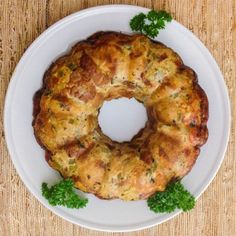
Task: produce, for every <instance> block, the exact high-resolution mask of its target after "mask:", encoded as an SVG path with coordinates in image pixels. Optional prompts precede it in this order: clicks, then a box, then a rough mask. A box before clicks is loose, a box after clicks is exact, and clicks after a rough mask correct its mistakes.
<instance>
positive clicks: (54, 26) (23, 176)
mask: <svg viewBox="0 0 236 236" xmlns="http://www.w3.org/2000/svg"><path fill="white" fill-rule="evenodd" d="M118 8H120V9H121V10H122V8H133V9H136V10H137V9H138V10H140V12H141V11H148V10H151V9H149V8H144V7H140V6H134V5H127V4H110V5H100V6H95V7H91V8H86V9H83V10H79V11H77V12H74V13H72V14H70V15H68V16H66V17H64V18H62V19H60V20H59V21H57V22H55V23H54V24H52V25H51V26H50V27H49V28H47V29H46V30H44V31H43V32H42V33H41V34H40V35H39V36H38V37H37V38H36V39H35V40H34V41H33V42H32V43H31V44H30V46H29V47H28V48H27V50H26V51H25V52H24V53H23V55H22V56H21V58H20V60H19V61H18V63H17V65H16V67H15V69H14V72H13V74H12V75H11V79H10V81H9V84H8V88H7V92H6V95H5V101H4V111H3V128H4V133H5V141H6V146H7V150H8V153H9V156H10V158H11V160H12V162H13V164H14V168H15V169H16V171H17V174H18V175H19V176H20V179H21V181H22V182H23V183H24V185H25V186H26V188H27V189H28V191H29V192H30V193H32V195H33V196H34V197H35V198H36V199H37V200H38V201H39V202H40V203H41V204H42V205H44V206H45V207H46V208H47V209H49V210H50V211H52V212H53V213H54V214H56V215H57V216H59V217H61V218H63V219H65V220H67V221H69V222H71V223H73V224H76V225H79V226H82V227H85V228H88V229H92V230H97V231H106V232H131V231H137V230H142V229H146V228H149V227H153V226H155V225H158V224H161V223H164V222H166V221H168V220H170V219H172V218H173V217H175V216H176V215H178V214H179V213H180V212H182V211H180V210H178V211H176V212H174V213H172V214H170V215H169V216H167V217H166V218H165V219H164V220H162V221H160V222H156V221H155V220H152V221H148V222H144V223H143V224H142V225H141V226H138V225H135V226H134V227H132V225H131V226H128V227H127V226H125V227H120V226H119V227H118V226H106V227H104V226H105V224H103V225H102V224H97V223H89V222H87V221H85V220H79V221H80V222H78V221H75V220H74V217H71V216H70V215H69V214H68V213H65V212H61V211H60V210H59V209H58V208H56V207H52V206H50V205H49V204H47V203H46V202H45V201H43V199H42V196H39V195H38V192H37V191H36V189H34V186H33V185H32V184H31V182H30V180H29V179H28V177H27V175H26V173H24V171H23V169H22V167H21V166H20V164H19V163H18V160H17V158H16V156H17V154H16V153H15V150H13V149H14V142H13V140H12V135H11V134H12V133H9V131H8V130H10V122H9V121H8V117H10V114H8V113H9V109H8V107H9V104H11V101H12V98H13V96H12V95H13V91H14V88H15V86H16V81H17V73H18V72H19V71H20V70H22V65H23V64H24V63H25V61H27V57H28V55H30V53H31V51H32V50H33V49H34V48H35V47H37V45H38V42H40V41H41V40H42V39H43V38H44V40H46V38H47V36H48V35H49V34H50V33H53V31H54V30H57V29H58V27H60V26H64V24H66V23H67V22H70V21H71V20H72V19H73V18H74V17H78V16H82V15H83V14H85V15H86V14H87V13H90V14H91V12H96V11H101V10H111V11H112V10H114V9H118ZM173 22H174V23H175V24H176V25H177V26H178V28H179V29H180V30H181V31H185V32H187V33H188V34H185V35H186V36H188V37H189V38H191V40H192V41H194V43H195V45H196V46H198V48H199V49H200V50H201V51H202V53H203V54H204V56H205V58H206V59H207V61H208V63H209V64H211V66H212V67H213V68H214V73H216V74H217V77H219V78H218V83H220V87H221V89H220V92H221V93H222V94H223V96H224V99H225V100H223V104H224V105H225V106H224V110H225V112H226V115H225V116H224V118H225V119H227V122H226V126H227V127H226V128H225V130H226V131H225V136H226V137H227V138H226V139H224V142H223V143H222V144H223V145H222V146H223V147H224V148H221V150H220V152H219V153H218V157H220V158H217V162H215V164H214V166H213V167H212V169H211V172H210V174H209V175H208V176H207V178H206V180H205V181H204V183H207V184H205V185H201V186H200V187H198V190H197V191H196V193H195V197H196V199H197V198H199V197H200V195H201V194H202V193H203V192H204V191H205V190H206V189H207V187H208V186H209V185H210V183H211V182H212V181H213V179H214V177H215V176H216V174H217V173H218V171H219V168H220V166H221V164H222V162H223V160H224V157H225V154H226V150H227V146H228V142H229V138H230V128H231V106H230V99H229V94H228V88H227V86H226V83H225V80H224V77H223V74H222V72H221V70H220V68H219V66H218V64H217V63H216V61H215V59H214V57H213V56H212V55H211V53H210V51H209V50H208V48H207V47H206V46H205V45H204V44H203V43H202V41H201V40H200V39H199V38H198V37H197V36H195V35H194V34H193V33H192V32H191V31H190V30H189V29H188V28H186V27H185V26H183V25H182V24H180V23H178V22H177V21H175V20H173ZM215 79H217V78H215ZM153 221H155V222H153ZM83 222H86V223H85V224H83ZM96 225H97V226H98V227H96ZM100 226H102V227H100ZM113 227H116V228H113Z"/></svg>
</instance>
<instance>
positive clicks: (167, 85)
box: [33, 32, 208, 200]
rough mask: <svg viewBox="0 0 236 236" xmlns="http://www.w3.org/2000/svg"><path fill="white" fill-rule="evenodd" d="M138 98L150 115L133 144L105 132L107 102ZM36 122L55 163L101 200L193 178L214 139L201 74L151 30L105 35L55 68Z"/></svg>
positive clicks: (143, 194) (137, 195)
mask: <svg viewBox="0 0 236 236" xmlns="http://www.w3.org/2000/svg"><path fill="white" fill-rule="evenodd" d="M119 97H128V98H131V97H134V98H136V99H137V100H138V101H140V102H142V103H143V104H144V106H145V107H146V109H147V112H148V118H149V119H148V122H147V124H146V127H145V128H144V129H143V130H142V131H140V132H139V134H138V135H136V136H135V137H134V138H133V139H132V140H131V141H130V142H125V143H117V142H113V141H112V140H110V139H109V138H108V137H106V136H105V135H104V134H102V132H101V130H100V128H99V125H98V121H97V116H98V114H99V108H100V107H101V106H102V104H103V102H104V100H111V99H115V98H119ZM36 98H38V99H35V111H34V117H35V119H34V122H33V127H34V131H35V136H36V138H37V140H38V141H39V143H40V144H41V145H42V146H43V147H44V148H45V150H46V151H47V153H48V154H49V155H48V162H49V164H50V166H51V167H52V168H54V169H56V170H58V171H59V172H60V173H61V174H62V176H63V177H65V178H68V177H69V178H72V179H73V180H74V183H75V187H77V188H79V189H81V190H82V191H85V192H89V193H93V194H95V195H97V196H98V197H100V198H106V199H112V198H120V199H124V200H137V199H146V198H147V197H149V196H150V195H151V194H153V193H154V192H156V191H163V190H164V189H165V187H166V185H167V183H168V182H169V181H171V180H172V179H179V178H182V177H183V176H185V175H186V174H187V173H188V172H189V171H190V170H191V168H192V166H193V165H194V163H195V161H196V159H197V157H198V155H199V152H200V149H199V148H200V146H201V145H203V144H204V143H205V142H206V140H207V137H208V130H207V127H206V123H207V120H208V100H207V96H206V94H205V92H204V91H203V90H202V88H201V87H200V86H199V85H198V82H197V76H196V74H195V73H194V71H193V70H192V69H191V68H189V67H186V66H185V65H184V64H183V62H182V60H181V58H180V57H179V56H178V55H177V54H176V53H175V52H174V51H173V50H172V49H170V48H168V47H166V46H165V45H163V44H161V43H159V42H153V41H151V40H150V39H149V38H148V37H146V36H144V35H125V34H121V33H116V32H99V33H96V34H94V35H92V36H91V37H89V38H88V39H87V40H85V41H81V42H79V43H77V44H76V45H75V46H74V47H73V48H72V50H71V51H70V53H69V54H68V55H66V56H64V57H61V58H60V59H58V60H57V61H56V62H55V63H53V64H52V65H51V67H50V68H49V70H48V71H47V72H46V74H45V77H44V83H43V88H42V89H41V90H40V91H39V92H38V93H37V95H36Z"/></svg>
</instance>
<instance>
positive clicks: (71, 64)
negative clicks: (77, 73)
mask: <svg viewBox="0 0 236 236" xmlns="http://www.w3.org/2000/svg"><path fill="white" fill-rule="evenodd" d="M67 67H68V68H69V69H70V70H72V71H74V70H75V69H76V68H77V65H76V64H74V63H70V64H68V65H67Z"/></svg>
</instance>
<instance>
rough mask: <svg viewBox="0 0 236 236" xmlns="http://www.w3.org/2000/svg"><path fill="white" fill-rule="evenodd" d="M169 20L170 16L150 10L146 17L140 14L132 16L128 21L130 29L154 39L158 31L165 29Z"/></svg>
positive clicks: (163, 12) (164, 12)
mask: <svg viewBox="0 0 236 236" xmlns="http://www.w3.org/2000/svg"><path fill="white" fill-rule="evenodd" d="M171 20H172V17H171V15H170V14H169V13H167V12H166V11H155V10H151V11H149V12H148V13H147V14H146V15H145V14H144V13H140V14H138V15H136V16H134V17H133V18H132V19H131V21H130V27H131V29H132V30H133V31H135V32H139V33H142V34H145V35H147V36H149V37H151V38H155V37H156V36H157V35H158V34H159V31H160V29H164V28H165V24H166V22H170V21H171Z"/></svg>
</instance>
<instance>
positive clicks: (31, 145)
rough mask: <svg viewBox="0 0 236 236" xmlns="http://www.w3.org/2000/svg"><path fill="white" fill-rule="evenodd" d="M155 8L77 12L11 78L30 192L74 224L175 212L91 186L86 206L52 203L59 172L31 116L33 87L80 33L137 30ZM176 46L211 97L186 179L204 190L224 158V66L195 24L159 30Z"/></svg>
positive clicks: (7, 120) (141, 220)
mask: <svg viewBox="0 0 236 236" xmlns="http://www.w3.org/2000/svg"><path fill="white" fill-rule="evenodd" d="M148 11H149V9H145V8H141V7H136V6H128V5H110V6H100V7H95V8H90V9H86V10H83V11H80V12H77V13H75V14H72V15H70V16H68V17H66V18H64V19H62V20H60V21H59V22H57V23H56V24H54V25H53V26H51V27H50V28H49V29H47V30H46V31H45V32H44V33H43V34H41V35H40V36H39V37H38V38H37V39H36V40H35V41H34V43H33V44H32V45H31V46H30V47H29V48H28V49H27V51H26V52H25V54H24V55H23V57H22V58H21V60H20V62H19V64H18V65H17V67H16V69H15V72H14V74H13V76H12V78H11V82H10V85H9V88H8V92H7V96H6V102H5V113H4V128H5V135H6V141H7V146H8V149H9V153H10V156H11V159H12V161H13V163H14V165H15V168H16V170H17V172H18V173H19V175H20V177H21V179H22V180H23V182H24V183H25V185H26V186H27V188H28V189H29V190H30V192H31V193H32V194H33V195H34V196H35V197H36V198H37V199H38V200H39V201H40V202H41V203H42V204H43V205H45V206H46V207H47V208H49V209H50V210H51V211H53V212H54V213H56V214H57V215H59V216H61V217H63V218H64V219H66V220H69V221H71V222H73V223H75V224H78V225H81V226H84V227H87V228H90V229H96V230H103V231H133V230H138V229H144V228H147V227H150V226H153V225H156V224H159V223H161V222H164V221H166V220H168V219H170V218H172V217H174V216H175V215H177V214H178V213H179V212H180V211H176V212H174V213H172V214H154V213H153V212H151V211H150V210H149V209H148V207H147V204H146V201H134V202H123V201H120V200H110V201H106V200H100V199H98V198H96V197H94V196H93V195H91V194H87V197H88V198H89V204H88V206H87V207H86V208H84V209H79V210H69V209H67V208H63V207H51V206H50V205H49V204H48V203H47V201H46V200H45V199H44V198H43V197H42V196H41V190H40V187H41V183H42V182H44V181H45V182H49V183H55V182H57V181H58V179H60V178H59V175H58V173H56V172H55V171H53V170H52V169H51V168H50V167H49V166H48V164H47V162H46V161H45V159H44V151H43V150H42V149H41V148H40V146H39V145H38V143H37V142H36V140H35V137H34V134H33V129H32V126H31V123H32V108H33V100H32V98H33V95H34V93H35V92H36V91H37V90H38V89H39V88H40V87H41V85H42V77H43V74H44V72H45V70H46V69H47V68H48V66H49V65H50V64H51V62H52V61H53V60H55V59H56V58H57V57H59V56H60V55H62V54H64V53H65V52H66V51H67V50H69V49H70V47H71V46H72V45H73V44H74V43H75V42H77V41H79V40H82V39H86V38H87V37H88V36H89V35H91V34H93V33H94V32H97V31H100V30H113V31H122V32H131V31H130V28H129V21H130V19H131V18H132V17H133V16H134V15H136V14H137V13H140V12H148ZM157 40H158V41H161V42H163V43H164V44H166V45H167V46H169V47H171V48H172V49H174V50H175V51H176V52H177V53H178V54H179V55H180V56H181V57H182V59H183V61H184V63H185V64H186V65H188V66H190V67H192V68H193V69H194V70H195V71H196V73H197V74H198V78H199V83H200V85H201V86H202V88H203V89H204V90H205V91H206V94H207V96H208V99H209V109H210V116H209V122H208V128H209V139H208V141H207V143H206V144H205V145H204V146H203V147H202V148H201V154H200V156H199V158H198V160H197V162H196V164H195V165H194V167H193V169H192V171H191V172H190V173H189V174H188V175H187V176H186V177H185V178H184V179H183V183H184V185H185V186H186V188H187V189H189V191H190V192H192V193H193V194H194V195H195V196H196V197H198V196H199V195H200V194H201V193H202V192H203V191H204V190H205V189H206V187H207V186H208V185H209V183H210V182H211V181H212V179H213V178H214V176H215V175H216V172H217V171H218V169H219V167H220V165H221V162H222V160H223V157H224V154H225V151H226V147H227V142H228V138H229V130H230V105H229V98H228V94H227V89H226V86H225V83H224V79H223V77H222V74H221V72H220V70H219V68H218V66H217V64H216V62H215V60H214V58H213V57H212V56H211V54H210V53H209V51H208V50H207V49H206V47H205V46H204V45H203V44H202V43H201V42H200V40H199V39H197V38H196V37H195V36H194V35H193V34H192V33H191V32H190V31H189V30H187V29H186V28H185V27H183V26H182V25H180V24H179V23H177V22H176V21H174V20H173V21H172V22H171V23H169V24H168V25H167V27H166V29H165V30H163V31H161V33H160V34H159V36H158V37H157Z"/></svg>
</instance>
